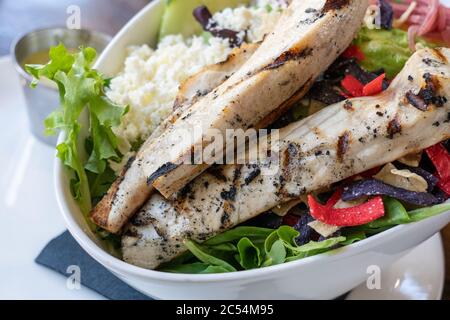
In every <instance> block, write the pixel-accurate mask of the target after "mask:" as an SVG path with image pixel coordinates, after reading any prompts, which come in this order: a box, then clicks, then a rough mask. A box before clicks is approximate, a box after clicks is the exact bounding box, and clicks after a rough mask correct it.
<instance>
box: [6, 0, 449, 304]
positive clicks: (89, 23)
mask: <svg viewBox="0 0 450 320" xmlns="http://www.w3.org/2000/svg"><path fill="white" fill-rule="evenodd" d="M148 2H149V1H148V0H58V1H54V0H0V56H2V55H6V54H9V47H10V44H11V42H12V40H13V39H14V38H16V37H17V36H18V35H19V34H23V33H25V32H28V31H30V30H33V29H36V28H40V27H46V26H64V25H65V23H66V19H67V17H68V15H67V13H66V9H67V8H68V6H70V5H78V6H79V7H80V9H81V26H82V27H83V28H87V29H93V30H98V31H103V32H105V33H109V34H111V35H114V34H115V33H116V32H117V31H118V30H120V28H121V27H122V26H123V25H124V24H125V23H126V22H127V21H128V20H129V19H130V18H131V17H132V16H133V15H134V14H135V13H136V12H137V11H139V10H140V9H141V8H142V7H144V6H145V5H146V4H147V3H148ZM442 234H443V239H444V245H445V252H446V262H447V264H446V270H447V277H446V279H447V280H446V286H445V292H444V299H446V300H450V226H448V227H447V228H446V229H445V230H444V231H443V232H442Z"/></svg>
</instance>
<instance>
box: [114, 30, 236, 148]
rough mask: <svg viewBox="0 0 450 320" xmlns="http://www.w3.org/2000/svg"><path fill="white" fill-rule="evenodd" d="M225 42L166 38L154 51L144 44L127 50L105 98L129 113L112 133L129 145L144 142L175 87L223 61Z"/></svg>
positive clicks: (169, 109)
mask: <svg viewBox="0 0 450 320" xmlns="http://www.w3.org/2000/svg"><path fill="white" fill-rule="evenodd" d="M230 51H231V48H230V46H229V44H228V41H227V40H223V39H219V38H212V39H210V41H209V43H208V44H207V43H205V41H204V39H203V38H202V37H193V38H190V39H188V40H186V41H185V40H183V38H182V36H180V35H176V36H167V37H165V38H164V39H162V41H161V42H160V44H159V46H158V49H157V50H153V49H151V48H150V47H148V46H147V45H144V46H140V47H131V48H129V55H128V57H127V59H126V60H125V66H124V70H123V72H122V73H121V74H119V75H118V76H117V77H115V78H114V79H113V80H112V81H111V86H110V90H109V91H108V92H107V95H108V97H109V98H110V99H111V100H113V101H115V102H116V103H118V104H121V105H129V106H130V111H129V112H128V114H127V115H126V116H125V117H124V119H123V121H122V124H121V126H120V127H119V128H116V130H115V132H116V134H117V135H118V136H119V137H121V138H122V139H123V140H125V141H128V142H130V143H132V142H134V141H137V140H145V139H146V138H147V137H148V136H149V135H150V134H151V133H152V131H153V130H154V129H155V128H156V127H157V126H158V125H159V124H160V123H161V121H162V120H163V119H164V118H166V117H167V116H168V115H169V114H170V113H171V112H172V107H173V102H174V99H175V97H176V95H177V92H178V87H179V85H180V83H181V82H182V81H184V80H185V79H186V78H188V77H189V76H190V75H192V74H194V73H196V72H198V71H200V69H201V68H202V67H204V66H205V65H209V64H214V63H217V62H220V61H223V60H225V59H226V57H227V56H228V54H229V53H230Z"/></svg>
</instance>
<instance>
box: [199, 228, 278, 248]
mask: <svg viewBox="0 0 450 320" xmlns="http://www.w3.org/2000/svg"><path fill="white" fill-rule="evenodd" d="M272 232H273V230H272V229H266V228H258V227H237V228H234V229H231V230H229V231H226V232H224V233H222V234H219V235H217V236H215V237H214V238H211V239H209V240H208V241H206V242H204V245H208V246H214V245H218V244H222V243H226V242H232V241H237V240H240V239H242V238H243V237H247V238H251V239H252V238H264V239H265V238H266V237H267V236H268V235H269V234H271V233H272Z"/></svg>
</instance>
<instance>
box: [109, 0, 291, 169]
mask: <svg viewBox="0 0 450 320" xmlns="http://www.w3.org/2000/svg"><path fill="white" fill-rule="evenodd" d="M283 3H284V4H283ZM283 7H285V2H284V1H283V0H255V1H254V2H252V5H251V6H249V7H239V8H236V9H225V10H224V11H222V12H220V13H217V14H215V15H214V19H215V20H216V21H217V23H218V25H219V26H220V27H223V28H229V29H232V30H235V31H241V34H242V35H243V37H245V40H246V41H247V42H255V41H259V40H261V39H262V38H263V36H264V34H265V33H267V32H269V31H270V30H271V29H272V28H273V27H274V25H275V23H276V21H277V20H278V18H279V16H280V14H281V10H282V8H283ZM231 50H232V48H231V47H230V44H229V41H228V40H226V39H220V38H216V37H212V38H210V39H209V40H205V38H204V37H200V36H194V37H191V38H188V39H183V37H182V36H181V35H170V36H167V37H165V38H163V39H162V40H161V42H160V43H159V44H158V48H157V49H156V50H154V49H151V48H150V47H149V46H147V45H143V46H134V47H130V48H129V52H128V57H127V58H126V60H125V63H124V69H123V71H122V72H121V73H120V74H119V75H118V76H116V77H115V78H114V79H113V80H112V81H111V86H110V90H108V92H107V95H108V97H109V98H110V99H111V100H112V101H114V102H116V103H118V104H121V105H128V106H129V107H130V111H129V112H128V114H127V115H126V116H125V117H124V119H123V121H122V124H121V125H120V126H119V127H118V128H115V129H114V131H115V133H116V134H117V135H118V137H119V138H120V140H121V144H120V149H121V151H122V153H123V154H127V155H130V154H131V153H130V150H131V145H132V144H133V143H135V142H136V141H145V140H146V139H147V138H148V137H149V136H150V134H151V133H152V132H153V131H154V130H155V129H156V127H157V126H158V125H159V124H160V123H161V122H162V121H163V120H164V119H165V118H166V117H167V116H168V115H169V114H170V113H171V112H172V107H173V103H174V100H175V98H176V95H177V93H178V88H179V85H180V83H181V82H183V81H184V80H186V79H187V78H188V77H190V76H191V75H193V74H195V73H197V72H198V71H200V69H201V68H203V67H205V66H206V65H210V64H215V63H218V62H220V61H223V60H225V59H226V57H227V56H228V54H229V53H230V52H231ZM125 158H127V157H125ZM125 160H126V159H125ZM122 166H123V163H122V164H115V165H114V168H115V170H119V169H120V168H121V167H122Z"/></svg>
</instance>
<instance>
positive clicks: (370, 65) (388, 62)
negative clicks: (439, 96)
mask: <svg viewBox="0 0 450 320" xmlns="http://www.w3.org/2000/svg"><path fill="white" fill-rule="evenodd" d="M417 42H418V43H420V44H422V45H424V46H431V44H429V43H427V42H425V41H424V40H423V39H418V40H417ZM354 43H355V44H356V45H357V46H358V47H359V48H360V49H361V51H362V52H363V53H364V55H365V59H364V60H363V61H362V62H361V65H362V66H363V67H364V68H365V69H367V70H368V71H376V70H380V69H384V70H385V72H386V75H387V77H388V78H390V79H392V78H394V77H395V76H396V75H397V74H398V73H399V72H400V71H401V70H402V69H403V67H404V65H405V63H406V61H407V60H408V59H409V58H410V57H411V55H412V54H413V52H412V51H411V49H410V48H409V44H408V33H407V32H405V31H403V30H400V29H395V28H394V29H392V30H384V29H373V30H370V29H368V28H362V29H361V31H360V32H359V34H358V36H357V38H356V39H355V42H354Z"/></svg>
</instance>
